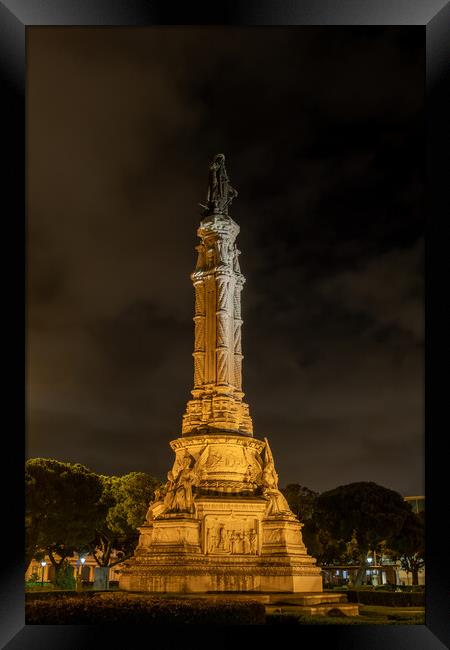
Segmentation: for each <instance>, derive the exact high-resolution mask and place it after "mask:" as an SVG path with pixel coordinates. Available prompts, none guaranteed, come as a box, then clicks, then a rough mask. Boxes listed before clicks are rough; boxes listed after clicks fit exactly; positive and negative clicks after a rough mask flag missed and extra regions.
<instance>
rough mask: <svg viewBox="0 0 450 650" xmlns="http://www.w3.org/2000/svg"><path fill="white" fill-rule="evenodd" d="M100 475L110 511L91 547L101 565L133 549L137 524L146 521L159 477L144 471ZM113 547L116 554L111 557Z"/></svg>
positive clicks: (103, 500)
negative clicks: (122, 474) (117, 474)
mask: <svg viewBox="0 0 450 650" xmlns="http://www.w3.org/2000/svg"><path fill="white" fill-rule="evenodd" d="M100 478H101V481H102V485H103V496H102V502H103V503H104V504H105V505H106V506H107V511H106V514H105V516H104V518H103V519H102V521H101V522H100V523H99V524H98V526H97V528H96V533H95V537H94V538H93V540H92V543H91V544H90V550H91V552H92V554H93V555H94V557H95V560H96V562H97V564H99V566H113V565H114V564H117V563H118V562H121V561H123V560H124V559H125V558H126V557H129V556H130V555H131V554H132V553H133V551H134V548H135V546H136V543H137V540H138V536H139V533H138V526H142V524H143V523H144V520H145V515H146V513H147V509H148V505H149V503H150V501H151V500H152V498H153V494H154V490H155V488H156V487H157V486H158V485H159V481H158V480H157V479H155V478H153V477H152V476H150V475H149V474H146V473H145V472H130V473H129V474H125V475H124V476H101V477H100ZM113 551H115V554H116V558H115V559H114V560H113V561H112V554H113Z"/></svg>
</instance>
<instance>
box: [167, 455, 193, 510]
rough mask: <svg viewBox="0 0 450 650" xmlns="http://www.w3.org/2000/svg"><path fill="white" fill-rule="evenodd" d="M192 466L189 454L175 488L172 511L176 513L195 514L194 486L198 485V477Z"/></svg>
mask: <svg viewBox="0 0 450 650" xmlns="http://www.w3.org/2000/svg"><path fill="white" fill-rule="evenodd" d="M190 465H191V457H190V455H189V454H187V455H186V456H185V457H184V459H183V464H182V466H181V469H180V472H179V474H178V476H177V478H176V481H175V486H174V497H173V501H172V504H171V508H170V509H171V510H174V511H176V512H188V513H192V512H194V499H193V494H192V486H193V485H194V484H195V483H196V480H197V475H196V473H195V471H194V470H193V469H192V468H191V466H190Z"/></svg>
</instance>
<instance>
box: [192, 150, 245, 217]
mask: <svg viewBox="0 0 450 650" xmlns="http://www.w3.org/2000/svg"><path fill="white" fill-rule="evenodd" d="M237 195H238V193H237V191H236V190H235V189H234V187H233V186H232V185H231V183H230V179H229V178H228V174H227V170H226V168H225V156H224V154H223V153H218V154H217V155H216V156H214V160H213V161H212V163H211V164H210V166H209V185H208V194H207V197H206V205H203V204H202V203H200V204H199V205H200V206H201V207H202V208H204V209H205V211H206V214H210V213H214V212H216V213H221V214H228V206H230V205H231V202H232V201H233V199H235V198H236V197H237Z"/></svg>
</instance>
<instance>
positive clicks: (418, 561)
mask: <svg viewBox="0 0 450 650" xmlns="http://www.w3.org/2000/svg"><path fill="white" fill-rule="evenodd" d="M387 553H388V554H389V555H391V556H392V557H393V558H395V559H399V560H400V566H401V567H402V569H403V570H404V571H406V572H407V573H411V574H412V583H413V585H418V584H419V571H420V569H422V568H423V567H424V566H425V515H424V513H423V512H421V513H419V514H416V513H415V512H413V511H412V510H411V511H410V512H409V513H408V515H407V517H406V519H405V521H404V522H403V526H402V527H401V529H400V531H399V532H398V534H397V535H394V537H393V538H392V539H391V540H390V542H389V550H388V552H387Z"/></svg>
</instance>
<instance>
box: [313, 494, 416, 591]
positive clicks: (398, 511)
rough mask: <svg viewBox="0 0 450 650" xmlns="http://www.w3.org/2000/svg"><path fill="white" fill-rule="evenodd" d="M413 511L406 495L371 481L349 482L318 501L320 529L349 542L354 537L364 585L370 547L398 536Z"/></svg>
mask: <svg viewBox="0 0 450 650" xmlns="http://www.w3.org/2000/svg"><path fill="white" fill-rule="evenodd" d="M409 512H410V506H409V505H408V504H407V503H406V502H405V501H404V500H403V497H402V496H401V495H400V494H398V493H397V492H394V491H393V490H389V489H388V488H385V487H382V486H381V485H377V484H376V483H372V482H361V483H350V484H349V485H342V486H340V487H337V488H335V489H334V490H329V491H328V492H323V493H322V494H321V495H320V496H319V498H318V500H317V509H316V518H317V522H318V525H319V527H320V528H322V529H324V530H326V531H328V532H329V533H330V534H331V536H332V537H333V538H334V539H337V540H342V541H343V542H344V543H346V544H348V543H350V542H351V541H352V538H353V539H354V541H355V542H356V544H357V548H358V553H359V565H360V566H359V570H358V574H357V577H356V580H355V585H356V586H359V585H361V584H362V581H363V578H364V576H365V572H366V568H367V555H368V552H369V550H371V549H375V548H376V547H377V546H378V545H379V544H380V543H381V542H383V541H385V540H386V541H389V540H390V539H392V538H393V537H394V536H396V535H397V534H398V533H399V532H400V530H401V528H402V526H403V524H404V522H405V519H406V517H407V515H408V513H409Z"/></svg>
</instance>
